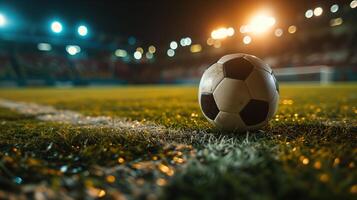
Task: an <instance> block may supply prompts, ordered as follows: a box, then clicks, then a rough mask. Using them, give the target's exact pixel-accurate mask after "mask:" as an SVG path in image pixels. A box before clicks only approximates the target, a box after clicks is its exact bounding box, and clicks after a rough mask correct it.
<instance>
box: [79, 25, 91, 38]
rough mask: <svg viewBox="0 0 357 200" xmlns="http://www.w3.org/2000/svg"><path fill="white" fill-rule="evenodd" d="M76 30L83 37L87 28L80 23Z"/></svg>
mask: <svg viewBox="0 0 357 200" xmlns="http://www.w3.org/2000/svg"><path fill="white" fill-rule="evenodd" d="M77 32H78V35H80V36H82V37H84V36H86V35H88V28H87V27H86V26H84V25H80V26H78V28H77Z"/></svg>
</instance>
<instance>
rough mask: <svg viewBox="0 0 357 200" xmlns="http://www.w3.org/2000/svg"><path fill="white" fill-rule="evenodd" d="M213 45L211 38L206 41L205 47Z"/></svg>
mask: <svg viewBox="0 0 357 200" xmlns="http://www.w3.org/2000/svg"><path fill="white" fill-rule="evenodd" d="M213 43H214V40H213V39H212V38H208V39H207V45H208V46H212V45H213Z"/></svg>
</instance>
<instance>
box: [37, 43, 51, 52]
mask: <svg viewBox="0 0 357 200" xmlns="http://www.w3.org/2000/svg"><path fill="white" fill-rule="evenodd" d="M37 49H38V50H40V51H51V50H52V46H51V44H48V43H38V44H37Z"/></svg>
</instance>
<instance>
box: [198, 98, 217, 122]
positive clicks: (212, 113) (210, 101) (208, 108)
mask: <svg viewBox="0 0 357 200" xmlns="http://www.w3.org/2000/svg"><path fill="white" fill-rule="evenodd" d="M201 107H202V111H203V113H204V114H205V115H206V116H207V117H208V118H210V119H211V120H214V119H215V118H216V116H217V115H218V113H219V110H218V107H217V104H216V102H215V100H214V98H213V94H211V93H202V94H201Z"/></svg>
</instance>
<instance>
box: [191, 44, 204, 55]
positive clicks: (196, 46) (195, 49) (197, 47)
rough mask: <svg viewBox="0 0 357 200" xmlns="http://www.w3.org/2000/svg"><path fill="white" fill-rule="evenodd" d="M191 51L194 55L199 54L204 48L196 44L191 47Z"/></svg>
mask: <svg viewBox="0 0 357 200" xmlns="http://www.w3.org/2000/svg"><path fill="white" fill-rule="evenodd" d="M190 51H191V52H192V53H198V52H201V51H202V46H201V45H200V44H194V45H192V46H191V48H190Z"/></svg>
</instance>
